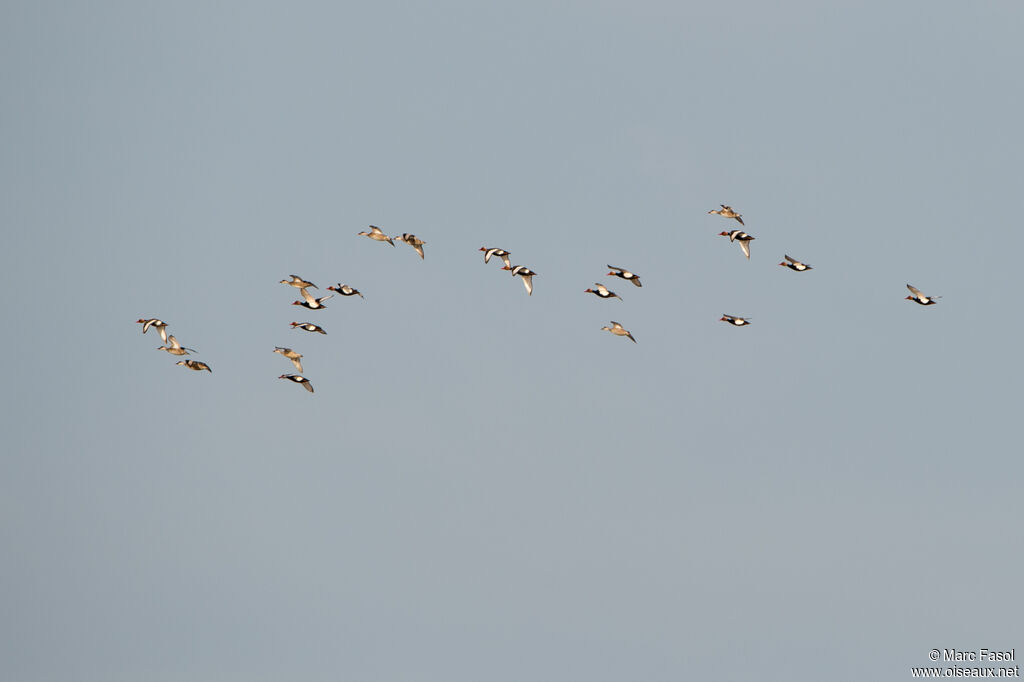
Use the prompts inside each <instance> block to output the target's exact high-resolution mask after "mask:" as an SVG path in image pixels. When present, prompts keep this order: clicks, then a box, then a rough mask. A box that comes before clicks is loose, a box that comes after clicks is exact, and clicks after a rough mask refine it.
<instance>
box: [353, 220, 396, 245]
mask: <svg viewBox="0 0 1024 682" xmlns="http://www.w3.org/2000/svg"><path fill="white" fill-rule="evenodd" d="M359 236H360V237H369V238H370V239H373V240H375V241H378V242H387V243H388V244H391V246H394V245H395V242H393V241H392V240H391V237H389V236H387V235H386V234H384V233H383V232H382V231H381V229H380V228H379V227H377V226H376V225H370V231H369V232H360V233H359Z"/></svg>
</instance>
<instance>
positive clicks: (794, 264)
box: [779, 256, 814, 272]
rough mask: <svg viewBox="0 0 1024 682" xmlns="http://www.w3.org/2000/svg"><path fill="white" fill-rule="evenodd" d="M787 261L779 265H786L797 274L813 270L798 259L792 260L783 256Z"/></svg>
mask: <svg viewBox="0 0 1024 682" xmlns="http://www.w3.org/2000/svg"><path fill="white" fill-rule="evenodd" d="M783 257H784V258H785V259H786V260H784V261H782V262H781V263H779V265H785V266H786V267H787V268H789V269H790V270H796V271H797V272H803V271H804V270H813V269H814V268H812V267H811V266H810V265H808V264H807V263H801V262H800V261H798V260H797V259H796V258H790V257H789V256H783Z"/></svg>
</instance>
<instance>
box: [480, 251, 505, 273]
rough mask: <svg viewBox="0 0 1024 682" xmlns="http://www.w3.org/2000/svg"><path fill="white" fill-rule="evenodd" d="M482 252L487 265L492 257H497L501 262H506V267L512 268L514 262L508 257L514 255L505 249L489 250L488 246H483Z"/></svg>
mask: <svg viewBox="0 0 1024 682" xmlns="http://www.w3.org/2000/svg"><path fill="white" fill-rule="evenodd" d="M480 250H481V251H483V252H484V262H485V263H488V262H490V260H491V256H497V257H498V258H500V259H501V260H503V261H505V267H509V268H510V267H512V261H510V260H509V259H508V257H509V256H511V255H512V254H511V253H509V252H508V251H506V250H505V249H499V248H491V249H489V248H487V247H486V246H481V247H480Z"/></svg>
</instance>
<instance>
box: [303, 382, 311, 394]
mask: <svg viewBox="0 0 1024 682" xmlns="http://www.w3.org/2000/svg"><path fill="white" fill-rule="evenodd" d="M302 385H303V386H305V387H306V390H307V391H309V392H310V393H312V392H313V384H311V383H309V379H306V380H305V381H303V382H302Z"/></svg>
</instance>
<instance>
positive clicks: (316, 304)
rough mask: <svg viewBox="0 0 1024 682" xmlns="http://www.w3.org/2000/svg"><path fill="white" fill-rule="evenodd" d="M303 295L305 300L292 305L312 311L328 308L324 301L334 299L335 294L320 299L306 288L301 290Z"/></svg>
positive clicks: (293, 302)
mask: <svg viewBox="0 0 1024 682" xmlns="http://www.w3.org/2000/svg"><path fill="white" fill-rule="evenodd" d="M299 291H300V292H301V293H302V298H303V300H301V301H292V305H301V306H302V307H303V308H309V309H310V310H322V309H323V308H326V307H327V306H325V305H324V301H326V300H327V299H329V298H334V294H328V295H327V296H321V297H320V298H314V296H313V295H312V294H311V293H309V292H308V291H306V289H305V287H303V288H302V289H299Z"/></svg>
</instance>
